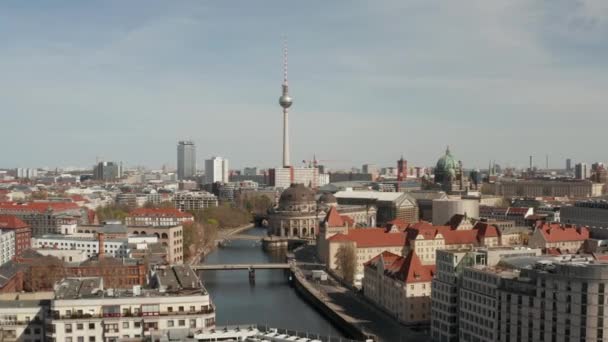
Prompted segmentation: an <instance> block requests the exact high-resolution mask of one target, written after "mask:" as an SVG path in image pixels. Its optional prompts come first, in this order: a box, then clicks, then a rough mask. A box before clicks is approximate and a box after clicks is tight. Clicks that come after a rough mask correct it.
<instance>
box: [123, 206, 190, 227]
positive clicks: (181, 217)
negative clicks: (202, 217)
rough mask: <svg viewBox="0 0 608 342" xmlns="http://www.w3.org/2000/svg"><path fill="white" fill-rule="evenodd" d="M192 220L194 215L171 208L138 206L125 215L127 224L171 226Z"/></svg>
mask: <svg viewBox="0 0 608 342" xmlns="http://www.w3.org/2000/svg"><path fill="white" fill-rule="evenodd" d="M188 222H194V216H192V214H190V213H186V212H182V211H179V210H177V209H172V208H150V209H149V208H139V209H135V210H133V211H131V212H130V213H129V215H128V216H127V217H125V224H126V225H127V226H153V227H171V226H179V225H182V224H184V223H188Z"/></svg>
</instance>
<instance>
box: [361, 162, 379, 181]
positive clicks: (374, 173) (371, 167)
mask: <svg viewBox="0 0 608 342" xmlns="http://www.w3.org/2000/svg"><path fill="white" fill-rule="evenodd" d="M361 172H362V173H365V174H369V175H371V177H372V178H371V180H374V181H375V180H376V179H377V178H378V176H379V175H380V169H379V168H378V165H375V164H363V166H362V167H361Z"/></svg>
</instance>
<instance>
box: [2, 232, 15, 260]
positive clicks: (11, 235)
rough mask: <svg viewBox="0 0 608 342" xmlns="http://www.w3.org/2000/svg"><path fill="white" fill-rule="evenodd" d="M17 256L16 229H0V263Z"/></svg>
mask: <svg viewBox="0 0 608 342" xmlns="http://www.w3.org/2000/svg"><path fill="white" fill-rule="evenodd" d="M14 256H15V231H14V230H0V265H2V264H4V263H5V262H8V261H10V260H11V259H12V258H13V257H14Z"/></svg>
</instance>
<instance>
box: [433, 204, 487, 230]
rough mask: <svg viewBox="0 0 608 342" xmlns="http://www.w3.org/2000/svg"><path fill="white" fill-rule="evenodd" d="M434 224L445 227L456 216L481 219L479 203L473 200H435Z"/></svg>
mask: <svg viewBox="0 0 608 342" xmlns="http://www.w3.org/2000/svg"><path fill="white" fill-rule="evenodd" d="M432 210H433V224H435V225H444V224H446V223H447V222H449V221H450V219H451V218H452V217H453V216H454V215H457V214H458V215H464V216H466V217H468V218H479V202H478V201H476V200H472V199H459V198H446V199H436V200H433V209H432Z"/></svg>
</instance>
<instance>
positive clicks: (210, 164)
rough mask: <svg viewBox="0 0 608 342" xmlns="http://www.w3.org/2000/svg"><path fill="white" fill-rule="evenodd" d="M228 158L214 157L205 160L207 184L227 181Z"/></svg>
mask: <svg viewBox="0 0 608 342" xmlns="http://www.w3.org/2000/svg"><path fill="white" fill-rule="evenodd" d="M228 181H229V179H228V159H224V158H222V157H212V158H211V159H207V160H205V184H213V183H227V182H228Z"/></svg>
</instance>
